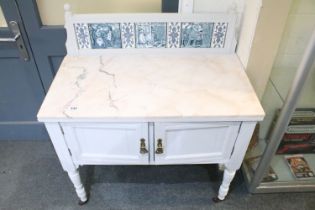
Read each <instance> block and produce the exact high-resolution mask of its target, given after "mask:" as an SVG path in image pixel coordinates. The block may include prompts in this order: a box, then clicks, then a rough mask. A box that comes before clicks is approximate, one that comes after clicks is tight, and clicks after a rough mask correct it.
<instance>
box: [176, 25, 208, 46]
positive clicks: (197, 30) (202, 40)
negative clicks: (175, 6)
mask: <svg viewBox="0 0 315 210" xmlns="http://www.w3.org/2000/svg"><path fill="white" fill-rule="evenodd" d="M181 29H182V34H181V47H182V48H210V46H211V37H212V31H213V23H199V22H195V23H192V22H191V23H182V28H181Z"/></svg>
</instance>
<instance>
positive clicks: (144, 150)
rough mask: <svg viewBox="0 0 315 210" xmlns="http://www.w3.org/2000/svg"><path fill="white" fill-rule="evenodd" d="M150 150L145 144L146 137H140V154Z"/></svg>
mask: <svg viewBox="0 0 315 210" xmlns="http://www.w3.org/2000/svg"><path fill="white" fill-rule="evenodd" d="M146 153H148V150H147V148H146V146H145V139H140V154H146Z"/></svg>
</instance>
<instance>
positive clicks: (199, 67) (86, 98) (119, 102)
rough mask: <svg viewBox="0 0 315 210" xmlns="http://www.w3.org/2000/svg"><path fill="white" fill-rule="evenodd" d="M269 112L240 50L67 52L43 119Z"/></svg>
mask: <svg viewBox="0 0 315 210" xmlns="http://www.w3.org/2000/svg"><path fill="white" fill-rule="evenodd" d="M263 117H264V111H263V109H262V107H261V105H260V102H259V100H258V98H257V97H256V94H255V92H254V90H253V88H252V86H251V84H250V82H249V80H248V78H247V76H246V73H245V71H244V69H243V67H242V64H241V63H240V61H239V59H238V57H237V56H236V55H235V54H229V55H226V54H224V55H223V54H222V55H214V54H205V53H195V54H191V53H186V54H185V53H181V54H167V53H166V54H157V53H156V54H154V53H152V54H141V53H139V54H113V55H103V56H82V57H80V56H66V57H65V59H64V60H63V62H62V64H61V67H60V69H59V71H58V73H57V75H56V77H55V79H54V81H53V83H52V85H51V87H50V89H49V92H48V94H47V96H46V98H45V100H44V102H43V104H42V106H41V109H40V111H39V113H38V119H39V120H40V121H45V122H48V121H89V120H91V121H95V122H97V121H116V120H117V121H118V120H119V121H122V120H125V121H159V120H164V121H165V120H166V121H167V120H168V121H187V120H188V119H189V120H190V121H225V120H229V121H230V120H235V121H243V120H249V121H257V120H262V119H263Z"/></svg>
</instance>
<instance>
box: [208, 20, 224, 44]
mask: <svg viewBox="0 0 315 210" xmlns="http://www.w3.org/2000/svg"><path fill="white" fill-rule="evenodd" d="M227 28H228V23H226V22H217V23H215V24H214V28H213V34H212V40H211V48H224V44H225V37H226V32H227Z"/></svg>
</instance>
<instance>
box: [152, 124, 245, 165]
mask: <svg viewBox="0 0 315 210" xmlns="http://www.w3.org/2000/svg"><path fill="white" fill-rule="evenodd" d="M239 126H240V123H238V122H235V123H234V122H233V123H229V122H226V123H225V122H218V123H215V122H214V123H155V142H154V145H155V148H154V150H155V156H154V157H155V163H156V164H181V163H186V164H198V163H224V162H225V161H226V160H228V159H229V158H230V155H231V153H232V149H233V147H234V143H235V140H236V137H237V134H238V130H239Z"/></svg>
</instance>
